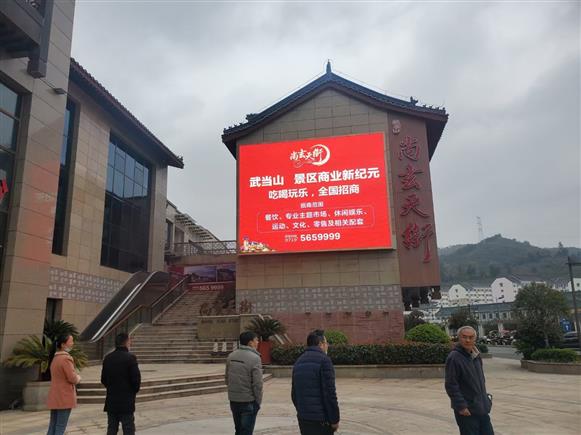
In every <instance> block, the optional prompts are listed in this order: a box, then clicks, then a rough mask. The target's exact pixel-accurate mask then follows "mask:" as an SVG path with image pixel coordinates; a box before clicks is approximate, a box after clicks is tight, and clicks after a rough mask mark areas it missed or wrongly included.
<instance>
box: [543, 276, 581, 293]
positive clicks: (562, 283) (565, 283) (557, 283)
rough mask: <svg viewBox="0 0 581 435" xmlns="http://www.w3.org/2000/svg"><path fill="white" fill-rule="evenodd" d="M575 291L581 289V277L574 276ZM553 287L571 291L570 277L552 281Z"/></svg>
mask: <svg viewBox="0 0 581 435" xmlns="http://www.w3.org/2000/svg"><path fill="white" fill-rule="evenodd" d="M573 283H574V284H575V291H576V292H578V291H581V278H573ZM550 285H551V287H552V288H554V289H555V290H559V291H562V292H571V280H570V279H569V278H559V279H556V280H554V281H553V282H551V284H550Z"/></svg>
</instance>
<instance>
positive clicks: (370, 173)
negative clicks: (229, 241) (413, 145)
mask: <svg viewBox="0 0 581 435" xmlns="http://www.w3.org/2000/svg"><path fill="white" fill-rule="evenodd" d="M238 245H239V246H238V252H239V253H240V254H269V253H283V252H308V251H336V250H355V249H374V248H375V249H379V248H391V247H392V242H391V229H390V219H389V199H388V190H387V175H386V169H385V145H384V136H383V133H372V134H359V135H350V136H338V137H329V138H315V139H303V140H296V141H289V142H276V143H265V144H255V145H243V146H240V147H239V149H238Z"/></svg>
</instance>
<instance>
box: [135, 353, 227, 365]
mask: <svg viewBox="0 0 581 435" xmlns="http://www.w3.org/2000/svg"><path fill="white" fill-rule="evenodd" d="M226 358H227V356H226V355H225V356H223V357H220V356H216V357H213V356H206V357H187V358H168V357H163V356H159V357H144V358H139V360H138V362H139V363H140V364H181V363H184V364H220V363H224V362H226Z"/></svg>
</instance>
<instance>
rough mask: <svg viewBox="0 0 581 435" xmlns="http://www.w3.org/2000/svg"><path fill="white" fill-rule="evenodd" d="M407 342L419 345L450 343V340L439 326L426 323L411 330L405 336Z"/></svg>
mask: <svg viewBox="0 0 581 435" xmlns="http://www.w3.org/2000/svg"><path fill="white" fill-rule="evenodd" d="M405 338H406V340H409V341H415V342H418V343H442V344H445V343H449V342H450V338H449V337H448V335H447V334H446V333H445V332H444V331H442V330H441V329H440V328H439V327H438V326H437V325H432V324H430V323H424V324H423V325H418V326H415V327H413V328H412V329H410V330H409V331H408V332H407V334H406V335H405Z"/></svg>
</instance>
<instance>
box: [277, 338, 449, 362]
mask: <svg viewBox="0 0 581 435" xmlns="http://www.w3.org/2000/svg"><path fill="white" fill-rule="evenodd" d="M304 350H305V347H304V346H302V345H298V346H297V345H295V346H277V347H274V348H273V349H272V361H273V364H277V365H293V364H294V363H295V361H296V360H297V358H298V357H299V356H300V355H301V354H302V353H303V352H304ZM450 350H451V347H450V345H448V344H433V343H409V344H355V345H338V346H330V347H329V357H331V360H332V361H333V363H334V364H337V365H371V364H444V363H445V362H446V357H447V356H448V354H449V353H450Z"/></svg>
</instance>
